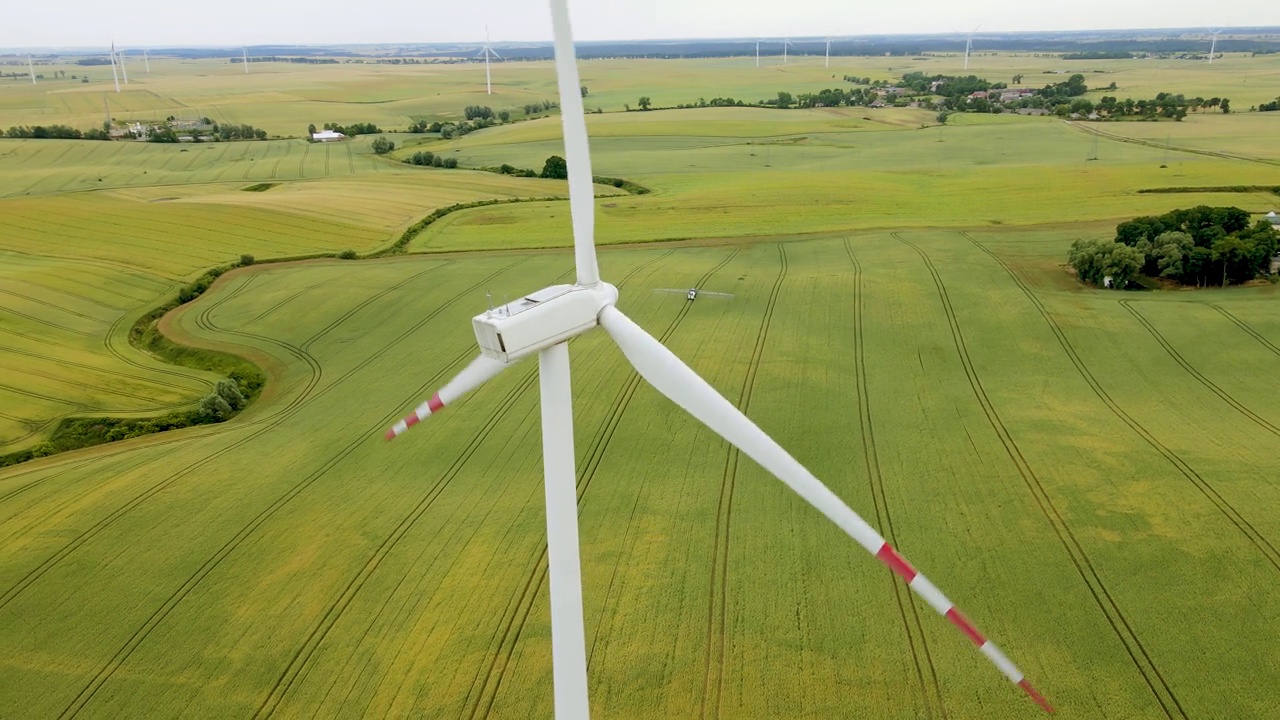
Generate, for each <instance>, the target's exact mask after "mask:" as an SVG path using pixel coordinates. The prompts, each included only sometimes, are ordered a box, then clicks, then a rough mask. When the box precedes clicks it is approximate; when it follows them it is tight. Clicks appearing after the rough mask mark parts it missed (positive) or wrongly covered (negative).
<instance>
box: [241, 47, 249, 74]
mask: <svg viewBox="0 0 1280 720" xmlns="http://www.w3.org/2000/svg"><path fill="white" fill-rule="evenodd" d="M240 59H241V61H242V62H243V63H244V74H245V75H248V74H249V50H248V48H240Z"/></svg>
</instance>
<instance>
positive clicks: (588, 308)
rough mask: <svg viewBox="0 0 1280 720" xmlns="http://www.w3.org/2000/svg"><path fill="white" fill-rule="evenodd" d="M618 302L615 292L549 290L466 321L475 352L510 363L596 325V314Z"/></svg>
mask: <svg viewBox="0 0 1280 720" xmlns="http://www.w3.org/2000/svg"><path fill="white" fill-rule="evenodd" d="M617 301H618V289H617V288H615V287H614V286H612V285H610V284H608V283H600V284H599V285H596V286H595V287H582V286H580V285H552V286H551V287H547V288H543V289H541V290H539V291H537V292H535V293H530V294H528V295H525V296H524V297H522V298H520V299H519V300H515V301H512V302H509V303H507V304H506V305H502V306H501V307H496V308H493V309H491V310H489V311H488V312H485V313H482V314H480V315H477V316H475V317H474V318H472V320H471V324H472V326H474V328H475V331H476V342H477V343H479V344H480V352H481V354H483V355H484V356H486V357H489V358H493V359H494V360H497V361H499V362H503V363H511V362H515V361H516V360H519V359H520V358H522V357H524V356H526V355H531V354H533V353H536V352H538V351H540V350H545V349H546V348H549V347H551V346H552V345H555V344H556V343H561V342H564V341H565V340H568V339H569V338H572V337H575V336H577V335H581V334H582V333H584V332H586V331H588V330H590V329H591V328H593V327H595V326H596V325H599V324H600V320H599V318H600V311H601V310H603V309H604V307H605V306H606V305H613V304H615V303H617Z"/></svg>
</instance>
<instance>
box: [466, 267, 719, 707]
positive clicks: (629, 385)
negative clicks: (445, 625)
mask: <svg viewBox="0 0 1280 720" xmlns="http://www.w3.org/2000/svg"><path fill="white" fill-rule="evenodd" d="M672 252H674V251H667V252H666V253H663V254H662V255H659V256H658V257H656V258H653V259H652V260H649V261H648V262H645V263H642V264H641V265H638V266H636V267H635V268H633V269H632V270H631V272H629V273H627V274H626V276H624V277H623V278H622V280H621V281H619V282H618V283H617V287H618V288H619V289H621V288H623V287H624V286H625V285H626V283H627V282H628V281H629V280H631V279H632V278H633V277H635V276H636V275H638V274H639V273H640V271H642V270H644V269H645V268H646V267H648V266H650V265H652V264H654V263H656V262H658V261H660V260H662V259H664V258H666V257H668V256H670V255H671V253H672ZM739 252H740V251H739V250H737V249H735V250H734V251H733V252H732V253H730V254H729V256H728V257H726V258H725V259H724V260H723V261H721V262H720V263H718V264H717V265H716V266H715V267H713V268H712V269H711V270H709V271H708V272H706V273H705V274H703V275H702V277H701V278H700V279H699V280H698V285H702V284H703V283H705V282H706V281H707V280H708V279H709V278H710V277H711V276H712V275H714V274H715V273H716V272H717V271H718V270H720V268H722V267H724V266H725V265H726V264H728V263H729V261H730V260H732V259H733V258H734V257H736V256H737V255H738V253H739ZM688 312H689V304H688V303H685V304H684V305H682V306H681V308H680V311H679V312H678V313H677V314H676V317H675V318H674V319H673V320H672V321H671V322H670V323H668V325H667V329H666V330H665V331H664V332H663V334H662V336H661V340H662V342H666V341H667V340H668V339H669V338H670V337H671V336H672V335H673V334H674V333H675V331H676V328H678V327H679V325H680V322H681V321H682V320H684V318H685V316H686V315H687V314H688ZM640 382H641V377H640V375H639V374H638V373H636V372H634V371H633V372H632V373H631V374H630V376H629V377H628V378H627V382H625V383H624V384H623V387H622V388H621V389H620V390H619V391H618V395H617V396H616V397H615V401H614V404H613V405H612V406H611V407H610V410H609V413H608V415H606V416H605V419H604V421H603V422H602V423H601V424H600V426H599V429H598V430H597V431H596V433H595V435H594V436H593V437H592V439H591V443H590V444H589V445H588V450H587V454H586V458H585V460H584V461H583V463H582V467H581V468H580V469H579V470H578V473H577V479H576V480H575V484H576V486H577V495H578V505H579V508H581V506H582V504H583V502H584V501H585V498H586V493H587V490H589V489H590V487H591V483H592V481H593V480H594V479H595V476H596V471H597V470H598V469H599V467H600V462H601V460H602V458H603V457H604V454H605V452H606V451H607V450H608V446H609V442H610V440H611V439H612V438H613V434H614V432H616V431H617V428H618V425H619V423H620V422H621V420H622V416H623V415H624V414H625V413H626V410H627V407H628V406H629V405H630V403H631V398H632V397H633V396H634V395H635V391H636V389H637V388H638V387H639V385H640ZM637 492H638V490H637ZM638 502H639V501H638V499H637V503H638ZM579 512H580V513H581V509H580V510H579ZM633 513H634V508H633ZM630 529H631V528H630V523H629V522H628V526H627V528H626V529H625V530H624V531H623V543H624V545H625V543H626V538H627V537H628V536H629V535H630ZM617 569H618V566H617V565H616V564H615V565H614V570H613V574H612V575H611V577H610V580H609V588H608V590H607V591H606V593H605V598H604V600H603V601H602V603H603V605H604V606H605V607H607V605H608V600H609V595H610V593H611V591H612V589H613V581H614V579H615V578H616V577H617ZM548 570H549V566H548V565H547V543H546V541H545V540H544V541H543V542H541V543H539V546H538V548H537V550H536V551H535V552H534V553H533V556H532V557H531V562H530V566H529V574H528V575H527V576H526V577H525V581H524V583H522V584H521V587H520V590H519V591H518V592H517V593H516V594H515V595H513V596H512V598H511V601H509V602H508V603H507V607H506V608H505V609H504V610H503V614H502V617H503V619H502V621H501V622H500V623H499V624H498V625H497V626H495V628H494V634H493V636H492V637H491V638H490V640H489V644H488V645H487V646H486V647H488V648H490V649H491V650H490V654H491V656H492V659H491V660H490V662H489V664H488V665H487V666H481V667H480V668H477V672H476V675H475V677H474V678H473V679H472V681H471V687H470V688H468V690H467V695H466V697H465V698H464V700H463V709H462V710H461V711H460V712H459V717H462V716H463V715H465V716H466V717H467V718H469V719H471V720H475V718H481V717H488V716H489V715H490V712H491V711H492V709H493V704H494V702H495V701H496V700H497V698H498V692H499V690H500V689H501V687H502V683H503V681H504V680H505V678H506V673H507V670H508V668H510V667H511V662H512V657H513V655H514V653H515V649H516V647H517V646H518V645H519V642H520V636H521V635H522V634H523V633H524V628H525V624H526V622H527V621H528V619H529V614H530V613H531V612H532V611H533V603H534V600H535V599H537V597H538V594H539V593H540V592H541V591H542V586H543V584H544V583H546V581H547V573H548ZM601 624H602V625H603V624H605V623H604V622H602V623H601ZM599 637H600V627H599V626H597V628H596V635H595V636H594V637H593V638H592V642H591V645H590V647H589V648H588V650H589V652H594V648H595V645H596V640H598V638H599ZM495 641H496V644H495ZM589 661H590V655H588V662H589ZM473 697H474V701H473Z"/></svg>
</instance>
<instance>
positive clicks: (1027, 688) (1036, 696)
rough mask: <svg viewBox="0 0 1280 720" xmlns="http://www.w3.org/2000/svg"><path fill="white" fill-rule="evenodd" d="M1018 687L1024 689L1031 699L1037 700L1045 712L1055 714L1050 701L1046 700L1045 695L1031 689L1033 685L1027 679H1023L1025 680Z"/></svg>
mask: <svg viewBox="0 0 1280 720" xmlns="http://www.w3.org/2000/svg"><path fill="white" fill-rule="evenodd" d="M1018 687H1020V688H1022V689H1023V690H1024V691H1025V692H1026V693H1027V694H1028V695H1030V696H1031V699H1032V700H1035V701H1036V704H1037V705H1039V706H1040V707H1042V708H1044V711H1045V712H1047V713H1051V712H1053V706H1052V705H1050V704H1049V701H1048V700H1045V699H1044V696H1043V695H1041V694H1040V693H1038V692H1036V689H1035V688H1033V687H1031V683H1030V682H1028V681H1027V680H1026V679H1025V678H1023V680H1022V681H1020V682H1019V683H1018Z"/></svg>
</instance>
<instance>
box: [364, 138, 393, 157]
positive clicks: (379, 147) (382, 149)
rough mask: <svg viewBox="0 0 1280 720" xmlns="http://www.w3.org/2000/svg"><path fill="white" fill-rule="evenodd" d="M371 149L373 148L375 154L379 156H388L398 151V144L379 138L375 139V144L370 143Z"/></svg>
mask: <svg viewBox="0 0 1280 720" xmlns="http://www.w3.org/2000/svg"><path fill="white" fill-rule="evenodd" d="M369 147H370V148H372V149H373V152H374V153H375V154H377V155H386V154H387V153H389V152H391V151H392V150H395V149H396V144H395V143H393V142H391V141H390V140H388V139H387V138H384V137H381V136H379V137H376V138H374V139H373V142H371V143H369Z"/></svg>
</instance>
